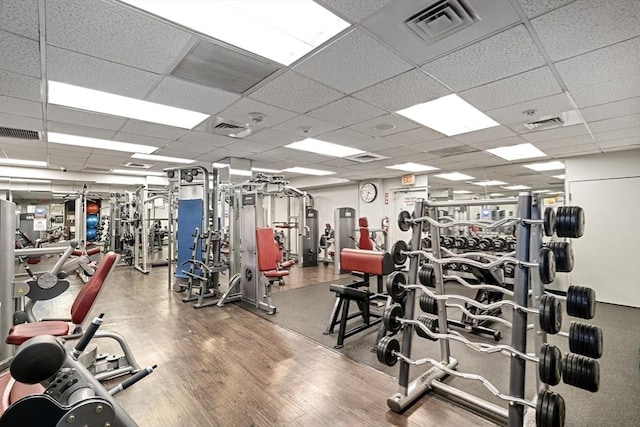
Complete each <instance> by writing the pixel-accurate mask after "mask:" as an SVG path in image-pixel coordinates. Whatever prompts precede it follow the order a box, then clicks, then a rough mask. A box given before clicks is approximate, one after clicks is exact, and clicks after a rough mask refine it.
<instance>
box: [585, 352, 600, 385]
mask: <svg viewBox="0 0 640 427" xmlns="http://www.w3.org/2000/svg"><path fill="white" fill-rule="evenodd" d="M588 364H589V365H588V366H589V369H588V371H587V372H588V373H587V378H588V379H589V386H590V387H589V388H588V389H587V390H589V391H590V392H592V393H595V392H596V391H598V390H599V389H600V364H599V363H598V361H597V360H593V359H588Z"/></svg>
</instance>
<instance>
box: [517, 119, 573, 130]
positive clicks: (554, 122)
mask: <svg viewBox="0 0 640 427" xmlns="http://www.w3.org/2000/svg"><path fill="white" fill-rule="evenodd" d="M563 125H564V120H562V119H561V118H560V117H551V118H550V119H543V120H536V121H535V122H529V123H525V124H524V127H526V128H527V129H529V130H533V129H538V128H541V127H545V128H547V127H551V126H553V127H555V126H563Z"/></svg>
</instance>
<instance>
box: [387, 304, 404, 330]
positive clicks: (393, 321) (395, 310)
mask: <svg viewBox="0 0 640 427" xmlns="http://www.w3.org/2000/svg"><path fill="white" fill-rule="evenodd" d="M402 316H404V310H403V309H402V306H401V305H400V304H397V303H394V304H391V305H390V306H389V307H387V308H385V309H384V312H383V313H382V323H383V324H384V327H385V328H386V329H387V330H388V331H389V332H393V333H395V332H398V331H399V330H400V328H402V323H401V322H400V321H399V320H398V319H400V318H402Z"/></svg>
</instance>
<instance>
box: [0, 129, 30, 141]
mask: <svg viewBox="0 0 640 427" xmlns="http://www.w3.org/2000/svg"><path fill="white" fill-rule="evenodd" d="M0 136H2V137H5V138H16V139H33V140H39V139H40V133H39V132H36V131H33V130H25V129H15V128H6V127H2V126H0Z"/></svg>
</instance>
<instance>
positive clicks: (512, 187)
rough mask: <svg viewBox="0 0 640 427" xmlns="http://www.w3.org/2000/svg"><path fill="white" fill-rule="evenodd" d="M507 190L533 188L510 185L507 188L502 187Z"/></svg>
mask: <svg viewBox="0 0 640 427" xmlns="http://www.w3.org/2000/svg"><path fill="white" fill-rule="evenodd" d="M502 188H504V189H505V190H528V189H530V188H531V187H529V186H526V185H508V186H506V187H502Z"/></svg>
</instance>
